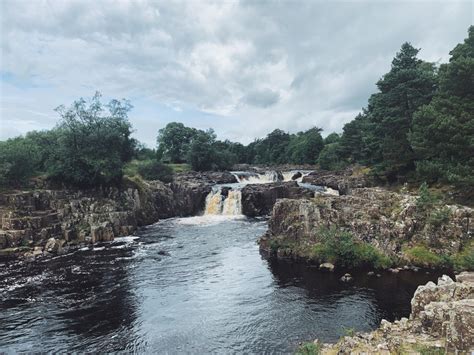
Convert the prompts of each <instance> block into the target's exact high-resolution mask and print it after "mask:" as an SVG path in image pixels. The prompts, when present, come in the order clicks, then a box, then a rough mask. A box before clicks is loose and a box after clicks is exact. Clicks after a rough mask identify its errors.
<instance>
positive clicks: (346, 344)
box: [321, 273, 474, 354]
mask: <svg viewBox="0 0 474 355" xmlns="http://www.w3.org/2000/svg"><path fill="white" fill-rule="evenodd" d="M411 305H412V311H411V314H410V318H409V319H407V318H402V319H401V320H399V321H395V322H394V323H390V322H387V321H385V320H382V323H381V325H380V328H379V329H377V330H375V331H374V332H371V333H360V334H356V335H355V336H347V337H344V338H342V339H341V340H340V341H339V342H338V343H337V344H324V345H323V346H322V351H321V353H322V354H363V353H366V354H367V353H369V354H370V353H380V354H402V353H407V354H439V353H449V354H451V353H453V354H454V353H456V352H462V353H468V352H472V351H474V273H462V274H460V275H458V276H457V277H456V282H454V281H453V280H452V279H451V278H450V277H448V276H443V277H441V278H440V279H439V280H438V284H437V285H436V284H435V283H433V282H428V283H427V284H426V285H424V286H419V287H418V289H417V290H416V292H415V295H414V296H413V299H412V301H411Z"/></svg>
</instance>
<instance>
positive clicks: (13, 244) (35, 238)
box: [0, 173, 235, 253]
mask: <svg viewBox="0 0 474 355" xmlns="http://www.w3.org/2000/svg"><path fill="white" fill-rule="evenodd" d="M214 181H225V182H229V181H233V182H235V177H234V176H233V175H232V174H230V173H227V174H226V173H208V174H199V173H196V174H195V178H190V181H186V180H185V178H184V177H182V176H180V177H179V178H178V179H177V180H176V181H175V182H173V183H171V184H164V183H162V182H160V181H148V182H141V183H140V186H133V185H132V186H128V187H126V186H124V187H122V188H120V189H119V188H112V187H111V188H107V189H100V190H99V189H96V190H65V189H63V190H35V191H23V192H15V193H9V194H2V195H0V249H18V248H24V247H29V248H34V247H42V248H43V249H44V251H46V252H49V253H55V252H57V250H59V248H55V247H54V248H50V245H48V243H49V241H51V240H55V241H61V243H63V242H64V243H68V244H78V243H96V242H103V241H110V240H113V239H114V238H115V237H117V236H124V235H129V234H131V233H133V232H134V231H135V230H136V229H137V227H139V226H143V225H147V224H151V223H154V222H157V221H158V220H159V219H162V218H168V217H173V216H189V215H196V214H198V213H199V212H201V211H202V210H203V209H204V205H205V199H206V196H207V194H208V193H209V191H210V190H211V185H213V184H214ZM62 245H63V244H61V246H62ZM49 249H51V251H48V250H49ZM12 252H15V250H12Z"/></svg>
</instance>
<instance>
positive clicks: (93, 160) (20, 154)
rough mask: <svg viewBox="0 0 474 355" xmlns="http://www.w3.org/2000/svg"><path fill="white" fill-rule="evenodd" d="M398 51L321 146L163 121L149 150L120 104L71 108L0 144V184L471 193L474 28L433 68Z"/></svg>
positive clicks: (293, 137)
mask: <svg viewBox="0 0 474 355" xmlns="http://www.w3.org/2000/svg"><path fill="white" fill-rule="evenodd" d="M418 52H419V49H416V48H414V47H413V46H412V45H411V44H409V43H404V44H403V45H402V47H401V49H400V51H399V52H398V53H397V54H396V56H395V58H394V59H393V61H392V65H391V69H390V71H389V72H388V73H386V74H385V75H384V76H383V77H382V78H381V79H380V80H379V81H378V82H377V88H378V91H377V92H376V93H374V94H373V95H371V96H370V98H369V100H368V104H367V106H366V107H365V108H363V110H362V112H361V113H360V114H359V115H358V116H357V117H355V118H354V119H353V120H352V121H350V122H349V123H347V124H346V125H345V126H344V128H343V131H342V134H341V135H339V134H337V133H331V134H329V135H328V136H327V137H326V138H323V137H322V135H321V129H320V128H317V127H313V128H310V129H308V130H306V131H302V132H298V133H295V134H290V133H288V132H284V131H282V130H280V129H276V130H274V131H273V132H271V133H269V134H268V135H267V136H266V137H265V138H262V139H257V140H255V141H254V142H252V143H250V144H248V145H243V144H241V143H237V142H231V141H229V140H224V141H221V140H218V139H217V137H216V134H215V133H214V131H213V130H212V129H209V130H199V129H196V128H191V127H186V126H185V125H183V124H182V123H178V122H172V123H169V124H167V125H166V126H165V127H164V128H163V129H161V130H159V132H158V136H157V149H156V150H155V149H149V148H146V147H144V146H143V145H141V144H140V143H139V142H137V141H136V140H135V139H133V138H132V137H131V134H132V126H131V124H130V123H129V121H128V118H127V116H128V113H129V111H130V109H131V108H132V106H131V104H130V103H129V102H128V101H127V100H112V101H110V102H109V103H107V104H103V103H102V102H101V96H100V94H99V93H97V94H96V95H95V96H94V97H93V98H92V99H91V100H90V102H87V101H85V100H84V99H80V100H78V101H75V102H74V103H73V104H72V105H71V106H70V107H68V108H66V107H64V106H61V107H59V108H57V109H56V111H57V112H58V113H59V115H60V121H59V123H58V124H57V126H56V127H55V128H54V129H52V130H48V131H41V132H36V131H35V132H30V133H28V134H26V135H25V136H21V137H16V138H13V139H8V140H6V141H2V142H0V184H1V185H3V186H21V185H22V184H23V183H24V182H25V181H27V180H28V179H30V178H31V177H33V176H37V175H42V176H45V177H46V178H47V179H49V180H51V181H56V182H58V183H64V184H70V185H75V186H81V187H83V186H98V185H107V184H119V183H120V181H121V180H122V176H123V174H124V171H125V172H127V171H129V172H130V173H131V174H135V173H137V174H139V175H142V176H143V177H144V178H147V179H161V180H163V181H170V180H171V169H170V167H169V165H167V164H180V163H187V164H189V165H190V166H191V168H192V169H194V170H198V171H203V170H228V169H230V168H231V167H232V165H234V164H236V163H249V164H265V165H275V164H311V165H314V164H319V166H320V167H321V168H322V169H328V170H336V169H342V168H344V167H346V166H348V165H351V164H361V165H365V166H369V167H370V168H371V172H372V174H374V176H376V177H377V178H379V179H381V180H384V181H388V182H396V181H398V182H401V181H407V180H410V179H421V180H425V181H428V182H437V181H438V182H442V183H451V184H455V185H458V186H472V185H473V183H474V177H473V174H472V172H473V171H474V26H471V27H470V28H469V30H468V38H466V39H465V40H464V42H463V43H460V44H458V45H457V46H456V47H455V48H454V49H453V50H452V51H451V52H450V59H449V62H448V63H445V64H441V65H440V66H436V65H435V64H433V63H429V62H426V61H423V60H421V59H419V58H418V57H417V55H418Z"/></svg>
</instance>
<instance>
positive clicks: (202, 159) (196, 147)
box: [186, 130, 216, 171]
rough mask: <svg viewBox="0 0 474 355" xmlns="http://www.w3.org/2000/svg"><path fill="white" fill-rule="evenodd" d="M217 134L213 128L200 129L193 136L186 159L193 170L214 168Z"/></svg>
mask: <svg viewBox="0 0 474 355" xmlns="http://www.w3.org/2000/svg"><path fill="white" fill-rule="evenodd" d="M215 140H216V135H215V134H214V131H213V130H208V131H207V132H204V131H198V132H197V134H196V135H195V136H194V137H193V139H192V141H191V143H190V145H189V150H188V153H187V157H186V160H187V162H188V164H189V165H191V167H192V169H193V170H196V171H206V170H212V169H213V168H214V160H215V148H214V147H213V144H214V142H215Z"/></svg>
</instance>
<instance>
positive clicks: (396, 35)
mask: <svg viewBox="0 0 474 355" xmlns="http://www.w3.org/2000/svg"><path fill="white" fill-rule="evenodd" d="M0 7H1V8H0V18H1V63H0V64H1V65H0V90H1V92H0V118H1V125H0V130H1V132H0V139H5V138H7V137H12V136H16V135H19V134H22V133H25V132H27V131H29V130H33V129H48V128H51V127H53V126H54V125H55V122H56V121H57V119H58V116H57V114H56V113H55V112H54V111H53V109H54V108H55V107H57V106H58V105H60V104H70V103H71V102H72V101H73V100H75V99H77V98H79V97H90V96H92V95H93V93H94V92H95V91H96V90H99V91H101V92H102V93H103V95H104V97H105V98H106V99H109V98H128V99H130V100H131V101H132V104H133V105H134V109H133V111H132V112H131V113H130V120H131V122H132V124H133V126H134V128H135V130H136V132H135V136H136V137H137V138H138V139H140V140H141V141H143V142H145V143H146V144H147V145H149V146H151V147H153V146H154V144H155V137H156V133H157V131H158V129H160V128H162V127H163V126H164V125H166V123H168V122H171V121H180V122H183V123H184V124H186V125H189V126H193V127H197V128H209V127H213V128H214V129H215V130H216V132H217V133H218V135H219V137H220V138H229V139H231V140H236V141H241V142H243V143H248V142H250V141H252V140H253V139H254V138H255V137H259V136H263V135H265V134H267V133H268V132H269V131H271V130H273V129H275V128H281V129H284V130H286V131H289V132H296V131H299V130H303V129H307V128H310V127H312V126H318V127H322V128H323V129H324V132H325V134H328V133H330V132H331V131H340V130H341V128H342V126H343V125H344V123H346V122H348V121H350V120H351V119H352V118H353V117H354V116H355V115H356V114H357V112H359V111H360V109H361V108H362V107H363V106H365V105H366V102H367V98H368V96H369V95H370V94H371V93H373V92H374V91H375V90H376V88H375V82H376V81H377V79H378V78H380V76H382V75H383V74H384V73H385V72H387V71H388V70H389V68H390V62H391V59H392V58H393V56H394V55H395V53H396V52H397V50H398V49H399V48H400V46H401V44H402V43H403V42H405V41H409V42H411V43H412V44H413V45H415V46H416V47H418V48H421V49H422V50H421V52H420V57H421V58H422V59H425V60H429V61H433V62H438V63H441V62H445V61H447V60H448V58H449V55H448V53H449V51H450V50H451V49H452V48H453V47H454V46H455V45H456V44H457V43H459V42H461V41H463V39H464V38H465V37H466V36H467V29H468V27H469V25H471V24H472V23H473V22H474V21H473V19H474V5H473V1H472V0H470V1H449V0H446V1H422V0H420V1H384V0H374V1H316V0H312V1H310V0H294V1H290V0H287V1H201V0H187V1H169V0H165V1H108V0H93V1H86V0H77V1H76V0H25V1H22V0H0Z"/></svg>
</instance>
